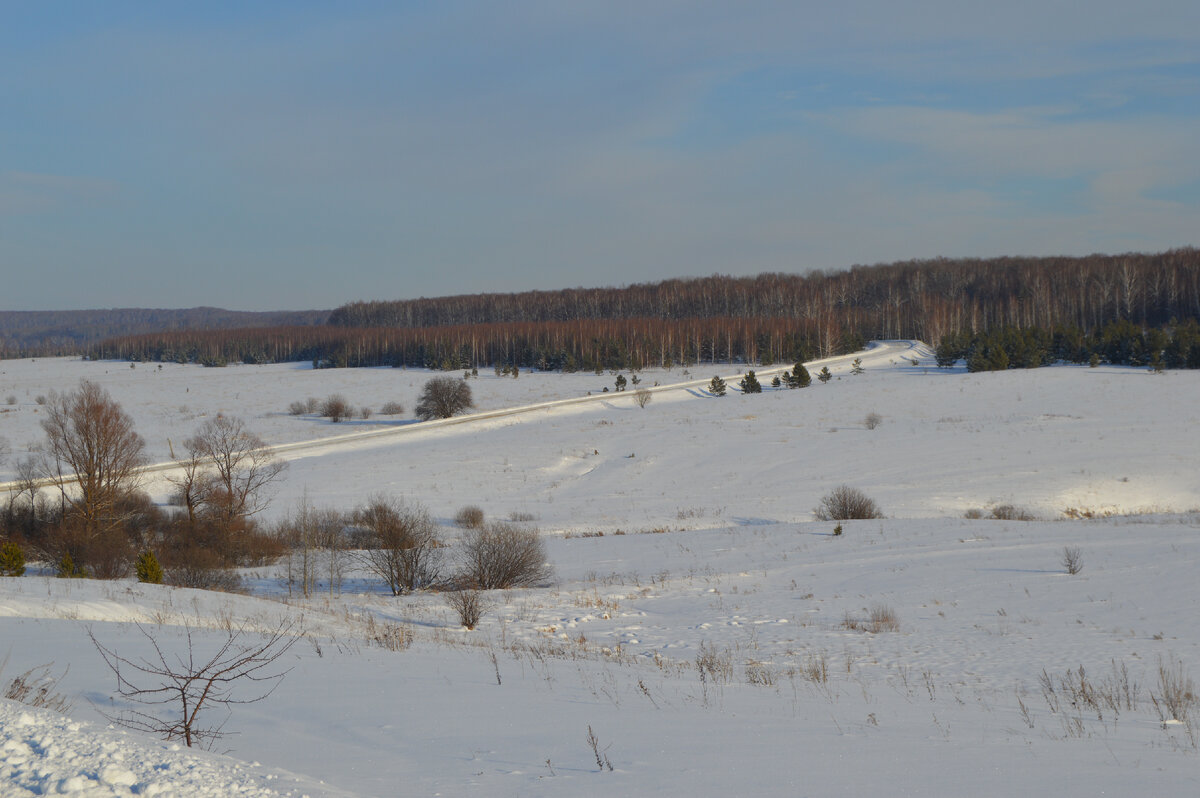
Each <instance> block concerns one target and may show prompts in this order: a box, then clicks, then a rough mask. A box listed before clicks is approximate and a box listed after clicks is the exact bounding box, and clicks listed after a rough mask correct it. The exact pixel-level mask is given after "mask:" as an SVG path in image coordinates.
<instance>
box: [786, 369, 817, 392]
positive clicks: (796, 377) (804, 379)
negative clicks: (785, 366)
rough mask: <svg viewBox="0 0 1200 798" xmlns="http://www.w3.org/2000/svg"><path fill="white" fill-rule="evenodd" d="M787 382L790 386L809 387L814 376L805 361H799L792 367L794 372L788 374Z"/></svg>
mask: <svg viewBox="0 0 1200 798" xmlns="http://www.w3.org/2000/svg"><path fill="white" fill-rule="evenodd" d="M787 384H788V387H789V388H807V387H808V386H810V385H812V376H811V375H810V374H809V373H808V369H806V368H804V364H803V363H797V364H796V365H795V367H794V368H792V373H791V374H788V375H787Z"/></svg>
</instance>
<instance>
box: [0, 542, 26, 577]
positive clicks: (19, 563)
mask: <svg viewBox="0 0 1200 798" xmlns="http://www.w3.org/2000/svg"><path fill="white" fill-rule="evenodd" d="M24 573H25V552H23V551H21V547H20V546H18V545H17V544H16V542H15V541H12V540H10V541H8V542H7V543H5V544H4V545H3V546H0V576H21V575H23V574H24Z"/></svg>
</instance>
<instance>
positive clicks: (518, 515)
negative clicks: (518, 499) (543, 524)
mask: <svg viewBox="0 0 1200 798" xmlns="http://www.w3.org/2000/svg"><path fill="white" fill-rule="evenodd" d="M508 520H509V521H512V522H513V523H514V524H527V523H529V522H530V521H536V520H537V519H536V518H535V517H534V515H533V513H522V512H518V511H516V510H513V511H512V512H511V513H509V514H508Z"/></svg>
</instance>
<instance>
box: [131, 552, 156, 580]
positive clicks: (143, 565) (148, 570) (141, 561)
mask: <svg viewBox="0 0 1200 798" xmlns="http://www.w3.org/2000/svg"><path fill="white" fill-rule="evenodd" d="M133 571H134V573H136V574H137V580H138V581H139V582H146V583H147V584H151V585H161V584H162V583H163V569H162V566H161V565H159V564H158V558H157V557H155V556H154V552H152V551H150V550H149V549H146V550H145V551H143V552H142V553H141V554H139V555H138V558H137V562H136V563H134V566H133Z"/></svg>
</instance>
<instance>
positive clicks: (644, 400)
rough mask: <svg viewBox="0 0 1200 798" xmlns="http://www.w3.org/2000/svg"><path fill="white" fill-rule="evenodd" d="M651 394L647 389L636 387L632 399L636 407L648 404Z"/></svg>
mask: <svg viewBox="0 0 1200 798" xmlns="http://www.w3.org/2000/svg"><path fill="white" fill-rule="evenodd" d="M651 396H653V394H652V393H650V391H649V390H648V389H646V388H638V389H637V390H636V391H634V394H633V401H635V402H637V406H638V407H645V406H646V405H648V404H650V397H651Z"/></svg>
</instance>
